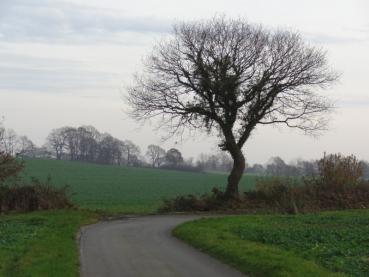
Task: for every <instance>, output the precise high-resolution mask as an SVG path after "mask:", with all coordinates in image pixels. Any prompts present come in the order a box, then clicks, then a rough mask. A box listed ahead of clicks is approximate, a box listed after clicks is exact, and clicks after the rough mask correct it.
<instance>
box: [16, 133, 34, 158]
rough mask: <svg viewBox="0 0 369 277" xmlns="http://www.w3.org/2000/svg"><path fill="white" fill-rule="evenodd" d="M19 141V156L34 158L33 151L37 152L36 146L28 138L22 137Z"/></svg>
mask: <svg viewBox="0 0 369 277" xmlns="http://www.w3.org/2000/svg"><path fill="white" fill-rule="evenodd" d="M18 141H19V149H18V151H17V155H18V156H22V157H23V156H33V155H34V153H33V151H34V150H35V148H36V146H35V144H34V143H33V142H32V141H31V140H30V139H29V138H28V137H27V136H20V137H19V138H18Z"/></svg>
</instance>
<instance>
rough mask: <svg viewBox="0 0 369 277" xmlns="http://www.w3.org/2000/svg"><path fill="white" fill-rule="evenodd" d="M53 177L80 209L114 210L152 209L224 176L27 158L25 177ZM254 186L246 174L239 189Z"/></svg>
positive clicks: (223, 180) (203, 188)
mask: <svg viewBox="0 0 369 277" xmlns="http://www.w3.org/2000/svg"><path fill="white" fill-rule="evenodd" d="M48 174H49V175H50V176H52V182H53V183H55V184H56V185H58V186H60V185H64V184H67V185H69V186H70V190H71V192H72V193H73V195H72V199H73V201H74V202H75V203H76V204H78V205H80V206H81V207H83V208H88V209H93V210H95V209H100V210H105V211H108V212H115V213H150V212H155V211H156V209H157V208H158V207H159V205H160V203H161V200H162V199H163V198H171V197H174V196H177V195H183V194H189V193H195V194H202V193H205V192H210V190H211V189H212V188H213V187H215V186H217V187H221V188H223V187H224V186H225V184H226V180H227V175H226V174H217V173H191V172H181V171H172V170H159V169H150V168H133V167H119V166H104V165H97V164H89V163H81V162H70V161H56V160H41V159H30V160H27V161H26V168H25V173H24V176H25V177H26V178H29V177H30V176H34V177H37V178H41V179H45V178H46V177H47V175H48ZM254 185H255V177H254V176H247V175H246V176H245V177H244V178H243V179H242V182H241V185H240V188H241V190H247V189H250V188H252V187H254Z"/></svg>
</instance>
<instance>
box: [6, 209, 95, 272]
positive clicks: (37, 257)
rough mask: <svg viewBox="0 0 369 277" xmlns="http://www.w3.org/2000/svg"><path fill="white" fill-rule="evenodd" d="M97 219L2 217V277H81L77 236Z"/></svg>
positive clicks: (81, 214) (67, 214)
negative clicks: (83, 226) (80, 230)
mask: <svg viewBox="0 0 369 277" xmlns="http://www.w3.org/2000/svg"><path fill="white" fill-rule="evenodd" d="M96 218H97V216H96V215H95V214H93V213H91V212H87V211H74V210H67V211H63V210H60V211H48V212H33V213H27V214H12V215H6V216H0V276H12V277H17V276H19V277H27V276H35V277H36V276H37V277H42V276H53V277H58V276H61V277H68V276H79V263H78V256H79V252H78V247H77V244H76V233H77V232H78V230H79V228H80V226H81V225H84V224H88V223H93V222H94V221H95V220H96Z"/></svg>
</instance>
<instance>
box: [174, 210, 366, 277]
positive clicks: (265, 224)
mask: <svg viewBox="0 0 369 277" xmlns="http://www.w3.org/2000/svg"><path fill="white" fill-rule="evenodd" d="M368 233H369V210H352V211H339V212H323V213H317V214H307V215H242V216H229V217H224V218H209V219H201V220H197V221H194V222H188V223H184V224H183V225H181V226H179V227H177V228H176V229H175V230H174V235H175V236H177V237H179V238H180V239H182V240H184V241H186V242H188V243H190V244H191V245H193V246H195V247H197V248H199V249H201V250H203V251H205V252H206V253H209V254H210V255H212V256H215V257H217V258H219V259H221V260H223V261H224V262H226V263H228V264H230V265H232V266H235V267H236V268H238V269H239V270H240V271H242V272H244V273H247V274H249V275H250V276H273V277H275V276H344V274H346V275H347V276H368V275H369V261H368V249H369V241H368ZM333 272H341V273H342V274H335V273H333Z"/></svg>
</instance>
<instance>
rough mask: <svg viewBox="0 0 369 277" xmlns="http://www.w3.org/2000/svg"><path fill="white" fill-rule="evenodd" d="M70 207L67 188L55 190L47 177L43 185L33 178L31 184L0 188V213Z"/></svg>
mask: <svg viewBox="0 0 369 277" xmlns="http://www.w3.org/2000/svg"><path fill="white" fill-rule="evenodd" d="M70 207H72V203H71V202H70V200H69V197H68V194H67V187H66V186H65V187H62V188H59V189H58V188H55V187H54V186H52V185H51V178H50V177H48V178H47V180H46V181H45V182H44V183H43V182H41V181H39V180H38V179H35V178H33V180H32V182H31V184H17V183H16V184H12V185H7V186H5V185H3V186H0V213H3V212H9V211H19V212H26V211H34V210H49V209H65V208H70Z"/></svg>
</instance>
